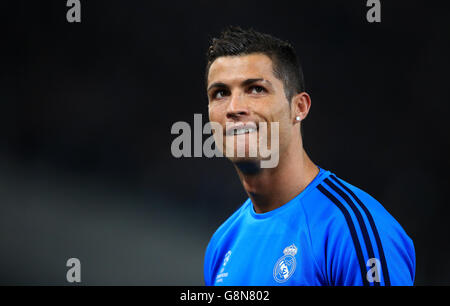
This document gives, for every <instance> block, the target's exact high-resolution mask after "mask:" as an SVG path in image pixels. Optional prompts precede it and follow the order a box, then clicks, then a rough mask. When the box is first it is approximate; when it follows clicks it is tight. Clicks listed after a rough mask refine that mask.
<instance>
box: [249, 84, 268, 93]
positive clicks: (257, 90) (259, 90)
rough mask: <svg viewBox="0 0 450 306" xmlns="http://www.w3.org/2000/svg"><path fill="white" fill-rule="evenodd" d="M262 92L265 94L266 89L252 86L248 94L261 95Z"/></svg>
mask: <svg viewBox="0 0 450 306" xmlns="http://www.w3.org/2000/svg"><path fill="white" fill-rule="evenodd" d="M263 92H266V89H265V88H264V87H262V86H252V87H250V93H251V94H261V93H263Z"/></svg>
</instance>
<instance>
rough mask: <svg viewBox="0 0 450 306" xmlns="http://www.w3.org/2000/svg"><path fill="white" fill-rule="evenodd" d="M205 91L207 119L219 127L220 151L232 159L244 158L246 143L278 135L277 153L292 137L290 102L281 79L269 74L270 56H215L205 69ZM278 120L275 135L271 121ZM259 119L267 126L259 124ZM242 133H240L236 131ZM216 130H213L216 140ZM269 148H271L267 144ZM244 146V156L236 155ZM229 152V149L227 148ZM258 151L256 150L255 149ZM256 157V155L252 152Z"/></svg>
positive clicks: (247, 152)
mask: <svg viewBox="0 0 450 306" xmlns="http://www.w3.org/2000/svg"><path fill="white" fill-rule="evenodd" d="M207 94H208V100H209V120H210V121H211V122H217V123H219V124H220V125H221V126H222V129H223V152H224V153H225V152H227V146H228V149H230V145H232V146H231V148H232V151H234V152H233V153H234V154H233V156H232V157H230V154H229V153H225V155H226V156H227V157H229V158H230V159H231V160H232V161H233V162H237V161H243V160H248V159H249V156H252V155H251V154H250V153H249V144H254V143H258V145H259V143H260V141H261V137H263V138H265V139H266V141H267V143H268V147H269V148H270V144H271V137H279V138H278V139H279V153H280V154H282V151H283V149H284V148H285V147H286V146H287V144H289V142H290V139H291V137H292V126H293V125H292V124H291V122H292V120H291V112H290V104H289V102H288V101H287V99H286V96H285V91H284V86H283V82H282V81H281V80H279V79H277V78H276V77H275V76H274V74H273V67H272V60H271V59H270V58H269V57H268V56H266V55H264V54H260V53H255V54H250V55H243V56H224V57H219V58H217V59H216V60H215V61H214V62H213V63H212V65H211V66H210V69H209V74H208V85H207ZM273 122H278V123H279V133H278V134H279V135H271V124H272V123H273ZM261 123H263V124H264V123H265V124H267V129H266V130H265V129H263V128H261V129H260V128H259V127H260V126H261V125H260V124H261ZM240 133H243V134H240ZM217 136H218V135H217V133H215V134H214V137H215V139H216V143H217ZM270 149H272V150H273V148H270ZM238 150H244V151H245V157H237V155H238V154H237V151H238ZM228 152H229V151H228ZM258 152H259V151H258ZM256 159H260V155H259V154H258V156H256Z"/></svg>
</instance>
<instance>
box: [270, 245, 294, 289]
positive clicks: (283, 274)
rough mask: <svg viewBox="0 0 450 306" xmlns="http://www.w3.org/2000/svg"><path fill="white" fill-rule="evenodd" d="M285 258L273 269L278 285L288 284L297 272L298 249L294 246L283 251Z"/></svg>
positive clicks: (281, 258) (279, 260)
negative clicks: (296, 258) (296, 257)
mask: <svg viewBox="0 0 450 306" xmlns="http://www.w3.org/2000/svg"><path fill="white" fill-rule="evenodd" d="M283 253H284V256H282V257H280V259H278V261H277V263H276V264H275V267H274V268H273V278H274V279H275V280H276V281H277V282H278V283H284V282H286V281H287V280H288V279H289V278H290V277H291V276H292V274H294V272H295V267H296V265H297V262H296V260H295V255H296V254H297V247H296V246H295V245H294V244H292V245H290V246H288V247H286V248H285V249H284V250H283Z"/></svg>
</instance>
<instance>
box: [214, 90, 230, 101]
mask: <svg viewBox="0 0 450 306" xmlns="http://www.w3.org/2000/svg"><path fill="white" fill-rule="evenodd" d="M226 94H227V92H226V90H223V89H219V90H217V91H215V92H213V94H212V98H213V99H222V98H224V97H225V96H226Z"/></svg>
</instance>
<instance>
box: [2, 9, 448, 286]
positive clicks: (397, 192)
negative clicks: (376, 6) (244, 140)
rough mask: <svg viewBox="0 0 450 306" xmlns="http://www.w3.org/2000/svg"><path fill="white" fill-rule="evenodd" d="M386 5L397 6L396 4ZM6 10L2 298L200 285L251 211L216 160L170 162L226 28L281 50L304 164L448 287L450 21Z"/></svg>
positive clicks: (398, 16)
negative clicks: (206, 262) (72, 283)
mask: <svg viewBox="0 0 450 306" xmlns="http://www.w3.org/2000/svg"><path fill="white" fill-rule="evenodd" d="M393 2H395V3H393ZM381 4H382V8H381V23H368V22H367V20H366V12H367V10H368V8H367V7H366V1H364V0H358V1H357V0H353V1H295V2H294V1H94V0H90V1H86V0H84V1H83V0H81V23H68V22H67V20H66V12H67V10H68V8H67V7H66V1H64V0H61V1H29V2H26V1H19V2H14V4H13V2H12V1H2V3H1V5H0V9H1V11H2V15H1V17H2V20H1V25H2V27H1V34H2V35H1V43H0V46H1V58H2V63H1V67H2V69H1V74H0V76H1V79H0V86H1V87H0V103H1V122H0V283H1V284H30V285H33V284H39V285H46V284H67V282H66V271H67V269H68V268H67V267H66V261H67V259H68V258H71V257H76V258H79V259H80V261H81V264H82V284H86V285H135V284H136V285H201V284H203V278H202V264H203V254H204V250H205V248H206V245H207V243H208V241H209V238H210V236H211V235H212V233H213V232H214V230H215V229H216V228H217V227H218V226H219V225H220V224H221V223H222V222H223V221H224V220H225V219H226V218H227V217H228V216H229V215H230V214H231V213H232V212H233V211H234V210H235V209H237V208H238V207H239V206H240V205H241V204H242V203H243V202H244V201H245V199H246V194H245V192H244V190H243V188H242V186H241V185H240V182H239V179H238V177H237V175H236V173H235V171H234V169H233V167H232V166H231V164H230V163H229V162H228V161H226V160H225V159H217V158H216V159H208V158H205V157H203V158H181V159H176V158H174V157H172V154H171V150H170V148H171V142H172V140H173V139H174V138H175V137H176V136H175V135H171V133H170V131H171V126H172V125H173V124H174V123H175V122H177V121H186V122H188V123H190V124H191V125H193V119H194V114H195V113H201V114H203V121H204V123H206V122H207V120H208V119H207V109H208V108H207V98H206V94H205V87H204V78H203V75H204V68H205V58H204V55H205V51H206V49H207V47H208V44H209V40H210V38H211V37H213V36H215V35H217V34H218V33H219V32H220V31H221V30H222V29H223V28H224V27H225V26H227V25H230V24H233V25H240V26H242V27H254V28H255V29H257V30H260V31H263V32H268V33H271V34H273V35H275V36H277V37H279V38H282V39H286V40H288V41H290V42H291V43H292V44H293V45H294V46H295V47H296V49H297V52H298V54H299V56H300V60H301V63H302V65H303V70H304V74H305V80H306V88H307V92H308V93H310V95H311V97H312V108H311V111H310V114H309V116H308V118H307V119H306V121H305V122H304V123H303V129H304V130H303V134H304V144H305V148H306V150H307V152H308V154H309V155H310V157H311V158H312V160H313V161H314V162H315V163H316V164H318V165H320V166H321V167H322V168H325V169H328V170H331V171H332V172H334V173H335V174H337V175H338V176H340V177H341V178H343V179H344V180H346V181H348V182H350V183H352V184H354V185H356V186H358V187H360V188H362V189H364V190H365V191H367V192H369V193H370V194H371V195H372V196H374V197H375V198H376V199H377V200H379V201H380V202H381V203H382V204H383V205H384V207H385V208H386V209H387V210H388V211H389V212H390V213H391V214H392V215H393V216H394V217H395V218H396V219H397V220H398V221H399V222H400V224H401V225H402V226H403V227H404V229H405V230H406V232H407V233H408V234H409V236H410V237H411V238H412V239H413V240H414V243H415V248H416V257H417V266H416V281H415V284H417V285H424V284H448V283H449V281H450V260H449V259H450V244H449V241H448V234H449V232H450V231H449V224H448V219H449V218H448V217H449V207H448V204H449V200H448V196H447V193H448V188H449V186H450V180H449V178H448V175H447V172H448V170H449V169H450V167H449V163H450V162H449V156H450V152H449V147H450V146H449V144H450V139H449V137H448V134H449V128H448V115H449V98H448V88H449V85H448V82H449V77H448V75H449V68H450V65H449V56H448V55H449V54H450V44H449V31H448V29H449V23H450V22H449V11H448V10H446V9H445V7H442V6H440V5H442V2H441V3H440V4H438V3H434V4H433V3H430V2H428V1H414V2H412V1H381Z"/></svg>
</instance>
